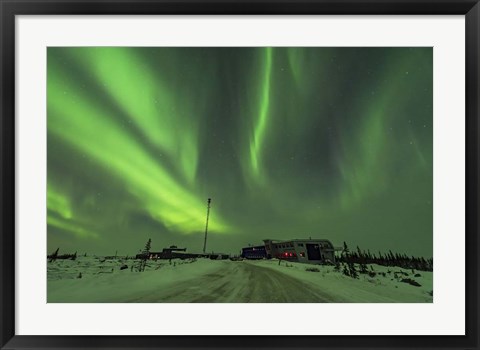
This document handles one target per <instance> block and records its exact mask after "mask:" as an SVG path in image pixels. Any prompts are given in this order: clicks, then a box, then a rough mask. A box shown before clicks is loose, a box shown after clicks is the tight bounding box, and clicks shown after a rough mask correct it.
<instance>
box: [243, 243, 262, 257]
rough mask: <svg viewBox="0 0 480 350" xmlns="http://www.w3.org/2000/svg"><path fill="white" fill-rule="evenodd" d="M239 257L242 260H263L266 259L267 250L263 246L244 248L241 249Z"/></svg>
mask: <svg viewBox="0 0 480 350" xmlns="http://www.w3.org/2000/svg"><path fill="white" fill-rule="evenodd" d="M241 257H242V258H244V259H265V258H267V250H266V249H265V246H264V245H259V246H256V247H245V248H242V254H241Z"/></svg>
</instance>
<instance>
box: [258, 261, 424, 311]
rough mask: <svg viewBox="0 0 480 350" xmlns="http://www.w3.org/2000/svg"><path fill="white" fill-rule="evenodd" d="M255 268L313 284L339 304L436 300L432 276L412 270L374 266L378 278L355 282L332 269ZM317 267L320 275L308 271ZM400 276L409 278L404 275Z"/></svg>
mask: <svg viewBox="0 0 480 350" xmlns="http://www.w3.org/2000/svg"><path fill="white" fill-rule="evenodd" d="M256 264H257V265H259V266H262V267H266V268H269V269H273V270H276V271H279V272H282V273H284V274H287V275H289V276H292V277H295V278H297V279H300V280H302V281H303V282H305V283H306V284H311V285H312V286H314V287H316V288H319V289H322V290H324V291H325V292H326V293H330V294H332V295H335V297H336V299H338V302H351V303H375V302H379V303H392V302H406V303H418V302H420V303H431V302H433V296H432V295H430V294H429V292H433V273H432V272H428V271H415V273H413V274H412V271H411V270H406V269H401V268H399V267H386V266H380V265H376V264H372V265H371V266H372V267H373V270H374V271H375V272H377V275H376V276H375V277H369V276H368V275H365V274H359V278H358V279H354V278H351V277H348V276H345V275H343V273H341V272H336V271H334V267H333V266H318V265H307V264H301V263H294V262H286V261H282V262H281V263H280V265H279V264H278V260H276V259H275V260H260V261H258V262H256ZM315 267H316V268H317V269H318V270H319V272H311V271H306V269H307V268H315ZM368 269H369V270H370V269H371V268H370V265H368ZM388 271H390V273H389V272H388ZM379 272H384V273H385V277H383V276H382V275H379V274H378V273H379ZM395 272H397V275H398V278H395V274H394V273H395ZM398 272H401V273H403V274H406V275H401V274H400V273H398ZM415 274H420V277H414V276H415ZM403 278H411V279H413V280H415V281H417V282H418V283H419V284H420V285H421V287H416V286H412V285H410V284H408V283H404V282H400V280H401V279H403ZM432 294H433V293H432Z"/></svg>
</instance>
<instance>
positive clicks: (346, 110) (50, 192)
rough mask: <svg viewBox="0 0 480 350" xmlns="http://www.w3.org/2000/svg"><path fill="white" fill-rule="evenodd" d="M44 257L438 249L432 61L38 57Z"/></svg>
mask: <svg viewBox="0 0 480 350" xmlns="http://www.w3.org/2000/svg"><path fill="white" fill-rule="evenodd" d="M47 65H48V67H47V68H48V71H47V85H48V88H47V90H48V91H47V105H48V108H47V109H48V110H47V124H48V125H47V126H48V127H47V129H48V138H47V142H48V144H47V225H48V227H47V243H48V247H47V248H48V250H49V252H50V251H53V250H55V249H56V248H57V247H60V249H61V250H62V251H68V252H70V251H78V252H79V253H83V252H84V251H85V252H89V253H95V254H114V253H115V251H118V253H119V254H124V255H125V254H130V255H131V254H135V253H137V252H138V250H139V249H141V248H142V247H143V246H144V244H145V242H146V240H147V239H148V238H151V239H152V248H153V250H161V248H163V247H166V246H170V245H172V244H175V245H177V246H182V247H184V246H186V247H187V251H189V252H200V251H201V249H202V247H203V235H204V229H205V219H206V204H207V198H209V197H211V198H212V209H211V214H210V221H209V240H208V245H207V250H208V251H212V250H215V251H217V252H220V251H221V252H225V253H238V252H239V250H240V249H241V247H244V246H246V245H247V244H254V245H256V244H261V243H262V239H264V238H272V239H291V238H304V237H310V236H311V237H313V238H327V239H330V240H331V241H332V242H333V243H334V245H336V246H341V245H342V243H343V241H346V242H347V243H348V244H349V246H351V247H355V246H356V245H359V246H360V247H361V248H363V249H370V250H371V251H372V252H374V251H378V250H381V251H386V250H389V249H391V250H392V251H395V252H401V253H403V252H404V253H407V254H409V255H420V256H425V257H430V256H432V250H433V204H432V200H433V133H432V130H433V128H432V127H433V125H432V123H433V107H432V103H433V91H432V86H433V69H432V68H433V50H432V49H431V48H203V47H198V48H121V47H119V48H87V47H85V48H83V47H78V48H73V47H72V48H60V47H58V48H56V47H50V48H48V51H47Z"/></svg>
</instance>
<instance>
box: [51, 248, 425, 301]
mask: <svg viewBox="0 0 480 350" xmlns="http://www.w3.org/2000/svg"><path fill="white" fill-rule="evenodd" d="M125 264H126V265H127V266H128V268H127V269H124V270H120V267H121V266H122V265H125ZM132 264H133V265H134V266H135V265H136V264H138V261H137V260H125V259H107V260H105V261H103V258H100V257H98V258H97V257H78V258H77V260H74V261H72V260H56V261H54V262H48V263H47V272H48V273H47V278H48V283H47V299H48V300H47V301H48V302H49V303H52V302H54V303H55V302H60V303H62V302H99V303H102V302H103V303H112V302H113V303H116V302H341V303H372V302H373V303H375V302H380V303H391V302H406V303H431V302H433V297H432V296H431V295H430V294H429V292H431V291H432V290H433V273H432V272H425V271H415V273H412V271H411V270H405V269H400V268H397V267H385V266H379V265H372V267H373V269H374V271H375V272H377V275H376V276H375V277H370V276H368V275H362V274H359V278H358V279H353V278H351V277H348V276H345V275H343V274H342V273H341V272H337V271H334V267H333V266H318V265H309V264H301V263H292V262H286V261H281V262H280V265H279V261H278V260H276V259H272V260H258V261H230V260H209V259H188V260H179V259H173V260H172V261H171V263H170V262H169V261H168V260H157V261H153V260H148V261H147V266H146V269H145V271H144V272H137V271H135V270H134V271H132V270H131V266H132ZM307 268H317V269H318V270H319V271H318V272H311V271H307V270H306V269H307ZM369 269H370V266H369ZM269 271H270V272H269ZM389 271H390V272H389ZM378 272H384V273H385V276H382V275H380V274H378ZM395 272H397V275H398V272H402V273H403V274H405V275H398V276H397V277H395ZM80 273H81V278H78V276H79V274H80ZM416 273H419V274H420V275H421V276H420V277H414V274H416ZM402 278H411V279H413V280H415V281H417V282H418V283H420V284H421V287H416V286H412V285H410V284H408V283H403V282H401V281H400V280H401V279H402ZM315 298H317V299H315Z"/></svg>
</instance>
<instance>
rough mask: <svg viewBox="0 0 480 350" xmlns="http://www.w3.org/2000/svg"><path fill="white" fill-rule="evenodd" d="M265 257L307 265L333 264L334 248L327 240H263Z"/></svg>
mask: <svg viewBox="0 0 480 350" xmlns="http://www.w3.org/2000/svg"><path fill="white" fill-rule="evenodd" d="M263 241H264V242H265V250H266V255H267V257H270V258H277V259H283V260H288V261H296V262H301V263H309V264H324V263H334V262H335V251H339V250H341V248H335V247H334V246H333V244H332V243H331V242H330V241H329V240H327V239H292V240H289V241H276V240H272V239H265V240H263Z"/></svg>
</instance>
